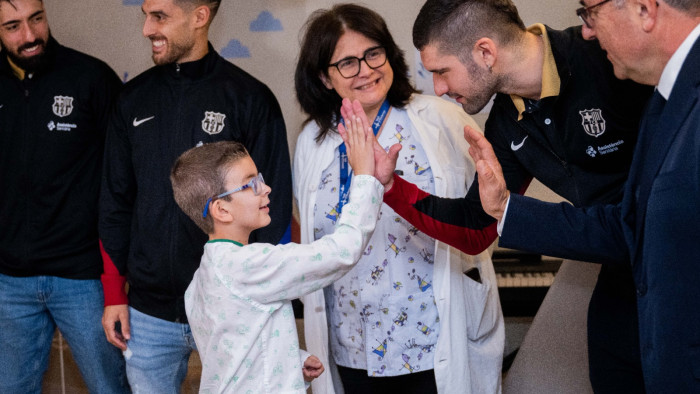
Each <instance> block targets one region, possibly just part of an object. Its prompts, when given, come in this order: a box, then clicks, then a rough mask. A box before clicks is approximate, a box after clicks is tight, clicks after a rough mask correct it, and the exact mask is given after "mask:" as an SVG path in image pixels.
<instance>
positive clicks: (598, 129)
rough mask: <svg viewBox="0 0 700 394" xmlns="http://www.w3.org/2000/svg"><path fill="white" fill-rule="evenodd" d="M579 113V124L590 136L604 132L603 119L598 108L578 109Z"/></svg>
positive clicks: (601, 112)
mask: <svg viewBox="0 0 700 394" xmlns="http://www.w3.org/2000/svg"><path fill="white" fill-rule="evenodd" d="M578 113H579V114H581V124H582V125H583V129H584V130H585V131H586V134H588V135H590V136H592V137H600V136H601V135H603V133H605V119H603V111H601V110H600V109H587V110H584V111H578Z"/></svg>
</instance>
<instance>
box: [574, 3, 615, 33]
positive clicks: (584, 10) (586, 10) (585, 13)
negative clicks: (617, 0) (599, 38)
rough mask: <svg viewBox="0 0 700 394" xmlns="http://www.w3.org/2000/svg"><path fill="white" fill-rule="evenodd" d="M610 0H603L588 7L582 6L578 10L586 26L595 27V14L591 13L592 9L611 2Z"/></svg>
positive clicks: (577, 13)
mask: <svg viewBox="0 0 700 394" xmlns="http://www.w3.org/2000/svg"><path fill="white" fill-rule="evenodd" d="M609 1H610V0H603V1H601V2H600V3H598V4H593V5H591V6H588V7H581V8H579V9H577V10H576V15H578V17H579V18H581V21H582V22H583V23H585V24H586V27H588V28H589V29H592V28H593V14H592V13H591V10H593V9H594V8H596V7H600V6H601V5H603V4H605V3H607V2H609Z"/></svg>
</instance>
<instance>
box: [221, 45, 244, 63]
mask: <svg viewBox="0 0 700 394" xmlns="http://www.w3.org/2000/svg"><path fill="white" fill-rule="evenodd" d="M221 56H223V57H225V58H227V59H231V58H242V57H250V51H249V50H248V47H247V46H245V45H243V44H241V42H240V41H238V40H231V41H229V42H228V44H227V45H226V47H224V49H222V50H221Z"/></svg>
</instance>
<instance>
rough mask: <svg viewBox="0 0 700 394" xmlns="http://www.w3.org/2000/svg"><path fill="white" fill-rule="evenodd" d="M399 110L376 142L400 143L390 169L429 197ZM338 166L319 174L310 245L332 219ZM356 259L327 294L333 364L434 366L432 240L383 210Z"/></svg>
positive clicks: (395, 371)
mask: <svg viewBox="0 0 700 394" xmlns="http://www.w3.org/2000/svg"><path fill="white" fill-rule="evenodd" d="M413 134H414V129H413V125H412V124H411V123H410V120H409V118H408V115H407V114H406V112H405V111H404V110H399V109H396V108H392V111H391V113H390V114H389V118H388V119H387V124H386V125H385V126H384V129H383V130H382V133H381V135H380V136H379V138H378V139H379V142H380V144H381V145H382V146H383V147H384V148H385V149H388V148H389V146H391V145H393V144H395V143H398V142H400V143H401V144H402V145H403V149H402V150H401V154H400V156H399V160H398V163H397V170H399V171H402V172H403V177H404V178H405V179H407V180H408V181H410V182H412V183H414V184H416V185H418V187H419V188H420V189H421V190H424V191H426V192H428V193H431V194H432V193H434V192H435V185H434V181H433V176H432V171H431V169H430V166H429V164H428V160H427V157H426V155H425V152H424V151H423V148H422V147H421V146H419V145H418V142H417V141H416V138H415V137H414V136H413ZM339 166H340V160H339V157H338V151H337V150H336V158H335V161H334V162H333V163H332V164H331V165H330V167H328V168H327V169H326V170H325V171H323V175H322V178H321V182H320V184H319V193H318V198H317V201H316V206H315V210H314V212H315V215H314V230H315V233H316V239H318V238H320V237H322V236H323V235H324V234H327V233H330V232H333V230H334V227H333V225H334V223H335V220H336V219H337V215H338V214H337V210H336V207H337V203H338V186H339V181H338V172H339ZM380 218H381V219H380V220H379V223H378V224H377V228H376V230H375V232H374V235H373V237H372V238H371V239H370V242H369V244H368V247H367V249H366V250H365V252H364V255H363V257H362V258H361V259H360V262H359V263H358V264H357V266H356V267H355V268H353V269H352V270H351V271H350V272H349V273H348V274H347V275H345V276H344V277H343V278H342V279H340V280H338V281H336V282H335V283H334V284H333V286H331V288H330V289H327V290H326V305H327V306H328V309H329V315H330V325H331V330H330V331H331V333H330V336H331V351H332V354H333V358H334V360H335V362H336V363H337V364H338V365H342V366H345V367H350V368H357V369H366V370H367V371H368V374H369V375H372V376H396V375H404V374H408V373H411V372H418V371H424V370H428V369H432V368H433V351H434V347H435V344H436V343H437V337H438V334H439V326H440V325H439V319H438V314H437V307H436V305H435V299H434V296H433V289H432V273H433V265H432V264H433V253H434V248H435V240H434V239H433V238H430V237H428V236H426V235H425V234H423V233H420V232H419V231H418V230H417V229H416V228H415V227H413V226H412V225H410V224H409V223H408V222H406V221H405V220H404V219H402V218H401V217H400V216H398V215H397V214H396V213H395V212H394V211H393V210H392V209H391V208H389V207H388V206H387V205H383V206H382V210H381V213H380Z"/></svg>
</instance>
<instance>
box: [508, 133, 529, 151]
mask: <svg viewBox="0 0 700 394" xmlns="http://www.w3.org/2000/svg"><path fill="white" fill-rule="evenodd" d="M527 137H529V135H526V136H525V138H523V140H522V141H520V143H519V144H518V145H515V143H514V142H511V143H510V149H512V150H513V152H515V151H518V150H520V148H522V147H523V145H524V144H525V140H526V139H527Z"/></svg>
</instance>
